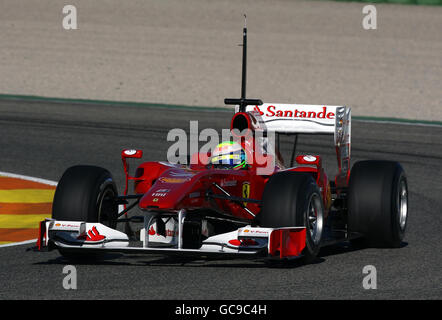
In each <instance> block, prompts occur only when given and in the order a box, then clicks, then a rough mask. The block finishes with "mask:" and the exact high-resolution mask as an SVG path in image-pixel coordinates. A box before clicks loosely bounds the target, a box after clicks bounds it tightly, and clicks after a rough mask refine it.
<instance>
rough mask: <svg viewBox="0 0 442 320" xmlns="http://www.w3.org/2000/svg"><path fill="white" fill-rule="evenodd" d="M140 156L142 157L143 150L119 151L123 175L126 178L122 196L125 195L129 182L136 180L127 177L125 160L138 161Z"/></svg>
mask: <svg viewBox="0 0 442 320" xmlns="http://www.w3.org/2000/svg"><path fill="white" fill-rule="evenodd" d="M142 156H143V150H136V149H124V150H123V151H121V160H122V161H123V167H124V174H125V176H126V188H125V189H124V195H127V190H128V186H129V180H135V179H136V178H134V177H131V176H130V175H129V164H128V163H127V162H126V159H127V158H134V159H140V158H141V157H142Z"/></svg>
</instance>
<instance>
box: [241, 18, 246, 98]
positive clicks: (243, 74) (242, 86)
mask: <svg viewBox="0 0 442 320" xmlns="http://www.w3.org/2000/svg"><path fill="white" fill-rule="evenodd" d="M246 82H247V16H246V14H244V29H243V34H242V81H241V99H245V98H246Z"/></svg>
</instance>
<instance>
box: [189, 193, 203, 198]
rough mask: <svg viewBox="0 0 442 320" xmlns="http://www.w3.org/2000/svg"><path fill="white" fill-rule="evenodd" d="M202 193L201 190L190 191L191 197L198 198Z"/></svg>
mask: <svg viewBox="0 0 442 320" xmlns="http://www.w3.org/2000/svg"><path fill="white" fill-rule="evenodd" d="M200 195H201V193H200V192H192V193H189V198H198V197H199V196H200Z"/></svg>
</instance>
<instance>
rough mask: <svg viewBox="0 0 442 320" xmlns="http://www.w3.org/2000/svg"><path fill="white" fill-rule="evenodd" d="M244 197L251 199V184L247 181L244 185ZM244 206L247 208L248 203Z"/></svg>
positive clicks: (244, 203)
mask: <svg viewBox="0 0 442 320" xmlns="http://www.w3.org/2000/svg"><path fill="white" fill-rule="evenodd" d="M242 197H243V198H249V197H250V182H248V181H245V182H243V184H242ZM243 205H244V206H247V202H243Z"/></svg>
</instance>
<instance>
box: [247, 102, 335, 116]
mask: <svg viewBox="0 0 442 320" xmlns="http://www.w3.org/2000/svg"><path fill="white" fill-rule="evenodd" d="M255 111H257V112H259V114H260V115H261V116H266V117H269V118H300V119H302V118H304V119H334V118H335V116H336V115H335V113H334V112H331V111H328V110H327V107H326V106H324V107H322V110H321V111H319V112H316V111H308V110H307V111H301V110H298V109H296V108H294V109H292V110H276V107H275V106H274V105H269V106H268V107H267V108H266V109H265V110H264V111H261V109H260V108H259V106H255Z"/></svg>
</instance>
